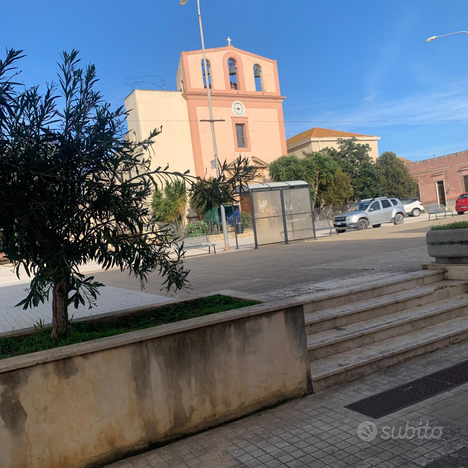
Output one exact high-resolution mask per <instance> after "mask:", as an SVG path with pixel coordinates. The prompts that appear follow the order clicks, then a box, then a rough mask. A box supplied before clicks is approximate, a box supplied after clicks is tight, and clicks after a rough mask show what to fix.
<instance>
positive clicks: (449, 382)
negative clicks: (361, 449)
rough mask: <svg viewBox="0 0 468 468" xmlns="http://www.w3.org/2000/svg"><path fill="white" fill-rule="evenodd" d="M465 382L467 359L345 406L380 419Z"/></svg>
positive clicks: (467, 373) (467, 369)
mask: <svg viewBox="0 0 468 468" xmlns="http://www.w3.org/2000/svg"><path fill="white" fill-rule="evenodd" d="M467 382H468V361H464V362H461V363H460V364H455V365H454V366H452V367H447V368H446V369H442V370H441V371H438V372H434V373H433V374H429V375H426V376H425V377H421V378H420V379H416V380H413V381H412V382H408V383H406V384H404V385H400V386H399V387H395V388H392V389H391V390H386V391H385V392H382V393H378V394H377V395H373V396H370V397H367V398H364V399H362V400H359V401H356V402H354V403H351V404H350V405H347V406H345V408H348V409H350V410H353V411H356V412H357V413H361V414H364V415H365V416H369V417H371V418H373V419H379V418H382V417H383V416H387V415H388V414H392V413H394V412H395V411H398V410H401V409H403V408H406V407H408V406H411V405H414V404H415V403H419V402H420V401H423V400H426V399H427V398H430V397H432V396H434V395H437V394H439V393H442V392H445V391H447V390H450V389H452V388H455V387H457V386H458V385H462V384H464V383H467Z"/></svg>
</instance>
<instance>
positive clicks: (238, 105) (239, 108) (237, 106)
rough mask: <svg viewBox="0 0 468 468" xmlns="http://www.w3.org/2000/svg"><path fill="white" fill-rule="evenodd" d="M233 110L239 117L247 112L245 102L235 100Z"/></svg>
mask: <svg viewBox="0 0 468 468" xmlns="http://www.w3.org/2000/svg"><path fill="white" fill-rule="evenodd" d="M232 112H234V114H236V115H237V116H238V117H241V116H243V115H244V113H245V107H244V104H242V102H240V101H235V102H233V103H232Z"/></svg>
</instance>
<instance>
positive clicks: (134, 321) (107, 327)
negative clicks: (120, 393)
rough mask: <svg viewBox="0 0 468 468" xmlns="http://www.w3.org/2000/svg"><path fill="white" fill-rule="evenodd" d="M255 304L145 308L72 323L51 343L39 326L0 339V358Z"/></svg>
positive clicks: (204, 302) (221, 301)
mask: <svg viewBox="0 0 468 468" xmlns="http://www.w3.org/2000/svg"><path fill="white" fill-rule="evenodd" d="M255 304H259V302H258V301H252V300H244V299H238V298H234V297H230V296H222V295H215V296H209V297H203V298H199V299H194V300H191V301H184V302H178V303H175V304H169V305H165V306H162V307H155V308H153V309H150V310H148V309H146V310H144V311H143V312H133V313H132V314H125V315H124V316H121V317H116V316H112V318H107V319H106V320H102V319H89V320H86V321H80V322H72V323H71V330H70V337H69V338H68V340H53V339H52V338H51V337H50V329H48V328H47V327H44V326H42V325H41V324H39V325H36V326H35V332H34V333H32V334H31V333H29V334H25V335H20V336H14V337H6V338H0V359H6V358H10V357H14V356H19V355H22V354H29V353H34V352H37V351H44V350H47V349H53V348H59V347H61V346H67V345H71V344H76V343H83V342H85V341H90V340H97V339H99V338H105V337H108V336H113V335H120V334H122V333H128V332H131V331H136V330H142V329H145V328H151V327H156V326H159V325H164V324H168V323H173V322H179V321H181V320H187V319H191V318H195V317H201V316H204V315H211V314H216V313H219V312H224V311H227V310H233V309H240V308H242V307H247V306H251V305H255Z"/></svg>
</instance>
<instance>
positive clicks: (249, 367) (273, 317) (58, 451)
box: [0, 303, 312, 468]
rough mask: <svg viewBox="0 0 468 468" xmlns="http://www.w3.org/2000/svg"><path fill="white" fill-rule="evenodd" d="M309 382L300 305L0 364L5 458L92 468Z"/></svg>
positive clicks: (55, 467) (304, 388) (235, 313)
mask: <svg viewBox="0 0 468 468" xmlns="http://www.w3.org/2000/svg"><path fill="white" fill-rule="evenodd" d="M311 391H312V386H311V377H310V363H309V357H308V350H307V336H306V330H305V322H304V307H303V305H302V304H295V305H286V304H284V303H283V304H282V305H281V304H276V305H275V306H272V305H271V304H270V305H269V304H259V305H254V306H250V307H245V308H242V309H235V310H231V311H227V312H221V313H218V314H212V315H207V316H204V317H198V318H193V319H189V320H184V321H182V322H175V323H171V324H167V325H161V326H158V327H154V328H147V329H144V330H138V331H134V332H129V333H125V334H122V335H116V336H111V337H108V338H102V339H99V340H94V341H87V342H84V343H79V344H75V345H70V346H64V347H62V348H56V349H52V350H48V351H41V352H38V353H32V354H27V355H24V356H17V357H13V358H9V359H4V360H1V361H0V447H1V450H0V467H1V468H25V467H28V468H63V467H68V468H91V467H93V468H95V467H97V466H104V465H106V464H109V463H111V462H113V461H116V460H119V459H121V458H123V457H125V456H128V455H131V454H134V453H136V452H139V451H142V450H146V449H148V448H150V447H154V446H157V445H159V444H163V443H166V442H168V441H171V440H174V439H178V438H180V437H182V436H186V435H189V434H193V433H195V432H199V431H202V430H205V429H208V428H210V427H214V426H217V425H219V424H222V423H224V422H226V421H230V420H232V419H236V418H239V417H241V416H245V415H247V414H249V413H251V412H252V411H257V410H259V409H262V408H265V407H268V406H273V405H276V404H278V403H280V402H282V401H284V400H287V399H289V398H297V397H301V396H303V395H306V394H308V393H310V392H311Z"/></svg>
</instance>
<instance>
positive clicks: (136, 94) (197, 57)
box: [125, 39, 287, 182]
mask: <svg viewBox="0 0 468 468" xmlns="http://www.w3.org/2000/svg"><path fill="white" fill-rule="evenodd" d="M228 42H229V45H228V46H226V47H220V48H215V49H206V61H207V69H208V73H207V76H206V75H205V70H204V66H203V65H204V64H203V56H202V51H201V50H196V51H191V52H182V53H181V56H180V61H179V67H178V70H177V75H176V82H177V91H153V90H140V89H136V90H134V91H133V92H132V93H131V94H130V95H129V96H128V97H127V98H126V99H125V108H126V110H127V111H128V112H129V116H128V129H129V135H128V137H129V138H130V139H134V141H140V140H143V139H144V138H146V137H147V136H148V135H149V133H150V132H151V130H153V129H154V128H156V127H160V126H162V127H163V128H162V133H161V134H160V135H158V136H157V137H156V139H155V144H154V145H153V148H152V151H153V154H152V158H153V167H157V166H165V165H166V164H169V169H170V170H171V171H172V170H174V171H182V172H184V171H186V170H187V169H189V170H190V173H191V174H194V175H196V176H200V177H203V178H205V177H210V176H215V166H214V164H213V163H212V162H213V160H214V153H213V144H212V135H211V128H210V122H209V119H210V116H209V110H208V99H207V90H206V87H207V86H209V87H210V90H211V100H212V107H213V119H214V120H215V124H214V126H215V131H216V140H217V147H218V158H219V161H220V162H221V163H222V162H223V161H225V160H226V161H228V162H231V161H233V160H234V159H235V158H237V157H238V156H239V155H242V156H248V157H249V158H250V160H251V161H252V162H253V163H254V165H255V166H256V167H257V170H258V172H259V173H260V177H259V178H258V179H257V181H259V182H263V181H265V180H268V164H269V163H270V162H272V161H273V160H275V159H277V158H278V157H280V156H282V155H286V154H287V147H286V137H285V131H284V122H283V120H284V119H283V105H282V103H283V100H284V99H285V98H284V96H281V92H280V85H279V77H278V67H277V63H276V60H271V59H268V58H265V57H261V56H259V55H256V54H253V53H251V52H246V51H244V50H240V49H237V48H235V47H233V46H232V45H230V39H228Z"/></svg>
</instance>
